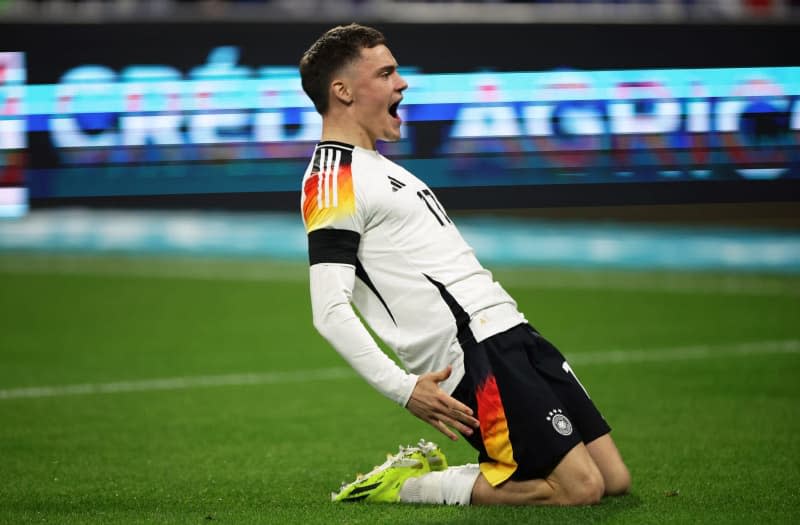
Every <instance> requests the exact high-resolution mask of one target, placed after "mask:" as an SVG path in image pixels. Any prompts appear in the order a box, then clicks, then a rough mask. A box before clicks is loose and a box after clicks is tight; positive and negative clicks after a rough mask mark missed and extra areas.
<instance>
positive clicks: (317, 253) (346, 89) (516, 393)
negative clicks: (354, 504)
mask: <svg viewBox="0 0 800 525" xmlns="http://www.w3.org/2000/svg"><path fill="white" fill-rule="evenodd" d="M300 73H301V77H302V84H303V89H304V90H305V92H306V93H307V94H308V96H309V98H311V100H312V102H313V103H314V106H315V107H316V109H317V111H318V112H319V113H320V114H321V115H322V137H321V141H320V142H319V143H318V144H317V146H316V148H315V150H314V153H313V157H312V159H311V161H310V163H309V165H308V169H307V170H306V172H305V176H304V178H303V183H302V200H301V208H302V215H303V221H304V224H305V226H306V231H307V232H308V250H309V261H310V288H311V304H312V311H313V320H314V326H315V327H316V328H317V330H319V332H320V333H321V334H322V335H323V336H324V337H325V338H326V339H327V340H328V341H329V342H330V344H331V345H332V346H333V347H334V348H335V349H336V350H337V351H338V352H339V353H340V354H341V355H342V356H343V357H344V358H345V359H346V360H347V361H348V363H350V365H351V366H352V367H353V368H354V369H355V370H356V371H357V372H358V373H359V374H360V375H361V376H362V377H363V378H364V379H365V380H366V381H367V382H369V384H371V385H372V386H373V387H374V388H376V389H377V390H379V391H380V392H381V393H383V394H384V395H386V396H387V397H389V398H390V399H393V400H394V401H395V402H397V403H399V404H400V405H402V406H404V407H406V408H407V409H408V410H409V411H410V412H411V413H413V414H414V415H415V416H417V417H419V418H421V419H422V420H424V421H426V422H428V423H429V424H431V425H432V426H433V427H435V428H436V429H437V430H439V431H440V432H442V433H443V434H445V435H446V436H448V437H449V438H451V439H457V437H456V434H455V433H454V432H453V429H455V430H457V431H459V432H460V433H461V434H462V435H464V436H465V437H466V438H467V439H468V441H469V442H470V444H471V445H472V446H473V447H475V449H476V450H477V451H478V461H479V465H463V466H459V467H448V466H447V462H446V460H445V459H444V455H443V454H442V453H441V451H440V450H439V449H438V447H436V445H434V444H432V443H429V442H425V441H421V442H420V443H419V444H418V445H417V446H413V447H405V448H401V449H400V451H399V452H398V454H396V455H394V456H391V457H389V459H387V461H386V462H385V463H384V464H382V465H380V466H379V467H376V469H375V470H373V471H372V472H370V473H369V474H367V475H365V476H362V477H359V479H357V480H356V481H354V482H353V483H349V484H346V485H344V486H343V487H342V489H341V490H340V491H339V492H338V493H336V494H334V495H333V499H334V500H335V501H352V500H366V501H390V502H397V501H402V502H411V503H419V502H422V503H447V504H462V505H464V504H470V503H472V504H512V505H519V504H557V505H583V504H591V503H596V502H598V501H599V500H600V498H601V497H602V496H603V495H614V494H623V493H626V492H627V491H628V490H629V486H630V475H629V473H628V470H627V468H626V466H625V464H624V463H623V461H622V458H621V457H620V454H619V452H618V451H617V448H616V446H615V444H614V442H613V440H612V439H611V436H610V434H609V432H610V428H609V426H608V425H607V423H606V422H605V420H604V419H603V417H602V416H601V415H600V413H599V412H598V410H597V408H595V406H594V404H593V403H592V401H591V400H590V399H589V396H588V395H587V393H586V391H585V390H584V389H583V387H582V386H581V384H580V383H579V382H578V380H577V378H576V377H575V375H574V373H573V372H572V369H571V368H570V367H569V365H568V363H567V362H566V360H565V359H564V357H563V356H562V355H561V353H560V352H559V351H558V350H557V349H556V348H555V347H553V346H552V345H551V344H550V343H549V342H548V341H547V340H545V339H544V338H543V337H542V336H541V335H540V334H539V333H538V332H536V330H534V329H533V328H532V327H531V326H530V325H529V324H528V323H527V321H526V319H525V317H524V316H523V315H522V314H521V313H520V312H519V311H518V310H517V304H516V302H515V301H514V300H513V299H512V298H511V297H510V296H509V295H508V293H506V291H505V290H504V289H503V288H502V287H501V286H500V285H499V284H498V283H496V282H494V280H493V278H492V275H491V273H490V272H488V271H487V270H486V269H484V268H483V267H482V266H481V265H480V263H479V262H478V260H477V259H476V258H475V256H474V253H473V250H472V249H471V248H470V247H469V245H467V243H466V242H465V241H464V239H463V238H462V237H461V235H460V234H459V232H458V230H457V229H456V227H455V225H454V224H453V222H452V220H451V219H450V217H448V215H447V213H446V212H445V210H444V208H443V207H442V205H441V203H439V201H438V200H437V199H436V197H435V195H434V194H433V192H431V190H430V188H428V187H427V186H426V185H425V184H424V183H423V182H422V181H421V180H420V179H418V178H416V177H415V176H414V175H412V174H411V173H410V172H409V171H407V170H405V169H404V168H402V167H400V166H399V165H397V164H395V163H394V162H392V161H390V160H388V159H387V158H385V157H384V156H383V155H381V154H380V153H378V151H377V150H376V147H375V146H376V142H377V141H378V140H384V141H396V140H399V138H400V125H401V122H402V121H401V118H400V115H399V112H398V107H399V105H400V102H401V101H402V99H403V91H404V90H405V89H406V88H407V87H408V84H406V82H405V80H404V79H403V78H402V77H401V76H400V74H399V73H398V71H397V62H396V61H395V59H394V57H393V56H392V53H391V52H390V51H389V48H388V47H387V46H386V41H385V39H384V37H383V35H382V34H381V33H380V32H378V31H377V30H375V29H373V28H369V27H365V26H361V25H358V24H351V25H348V26H339V27H335V28H333V29H330V30H329V31H327V32H326V33H325V34H323V35H322V36H321V37H320V38H319V39H318V40H317V41H316V42H315V43H314V44H313V45H312V46H311V47H310V48H309V49H308V51H306V53H305V54H304V55H303V57H302V60H301V62H300ZM353 304H355V306H356V307H357V308H358V310H359V311H360V312H361V314H362V315H363V317H364V319H365V320H366V321H367V322H368V323H369V325H370V326H371V327H372V329H373V330H374V331H375V333H376V334H377V335H378V336H379V337H380V338H381V339H383V340H384V341H385V342H386V343H387V344H388V345H389V346H390V347H391V348H392V349H393V350H394V352H395V353H396V354H397V356H398V357H399V359H400V360H401V362H402V363H403V365H404V366H405V368H406V369H407V370H408V371H409V372H406V370H403V369H402V368H400V367H398V366H397V365H396V364H395V363H394V362H393V361H392V360H391V359H389V358H388V357H387V356H386V355H385V354H384V353H383V352H382V351H381V350H380V348H379V347H378V345H377V344H376V343H375V341H374V340H373V339H372V337H371V335H370V334H369V332H368V331H367V330H366V328H365V327H364V325H363V324H362V322H361V321H360V319H359V318H358V317H357V316H356V314H355V312H354V310H353V306H352V305H353Z"/></svg>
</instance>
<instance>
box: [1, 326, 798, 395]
mask: <svg viewBox="0 0 800 525" xmlns="http://www.w3.org/2000/svg"><path fill="white" fill-rule="evenodd" d="M765 354H800V340H797V339H789V340H783V341H751V342H743V343H738V344H728V345H695V346H681V347H672V348H654V349H650V350H605V351H598V352H580V353H575V354H573V355H570V356H568V359H569V361H570V363H572V364H579V365H584V366H585V365H595V364H617V363H643V362H667V361H681V360H688V359H707V358H714V357H735V356H750V355H765ZM351 377H355V372H353V371H352V370H351V369H350V368H347V367H331V368H319V369H313V370H294V371H283V372H266V373H258V374H227V375H210V376H195V377H172V378H162V379H144V380H137V381H119V382H113V383H83V384H74V385H62V386H41V387H25V388H10V389H5V390H0V400H3V399H24V398H43V397H64V396H73V395H86V394H113V393H119V392H147V391H155V390H185V389H191V388H205V387H215V386H243V385H274V384H285V383H304V382H313V381H327V380H335V379H347V378H351Z"/></svg>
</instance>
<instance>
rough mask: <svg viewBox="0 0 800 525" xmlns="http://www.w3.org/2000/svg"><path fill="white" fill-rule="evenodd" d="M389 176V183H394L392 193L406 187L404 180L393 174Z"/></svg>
mask: <svg viewBox="0 0 800 525" xmlns="http://www.w3.org/2000/svg"><path fill="white" fill-rule="evenodd" d="M387 177H389V184H391V185H392V193H394V192H396V191H397V190H402V189H403V188H405V187H406V185H405V183H404V182H400V181H399V180H397V179H395V178H394V177H392V176H391V175H387Z"/></svg>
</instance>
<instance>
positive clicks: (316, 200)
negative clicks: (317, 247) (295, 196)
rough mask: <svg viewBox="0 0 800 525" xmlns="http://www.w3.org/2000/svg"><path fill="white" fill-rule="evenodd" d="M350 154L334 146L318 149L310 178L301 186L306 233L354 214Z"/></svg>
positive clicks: (334, 223) (354, 200)
mask: <svg viewBox="0 0 800 525" xmlns="http://www.w3.org/2000/svg"><path fill="white" fill-rule="evenodd" d="M351 159H352V155H351V152H350V151H347V150H343V149H341V148H336V147H327V148H326V147H322V148H319V149H318V150H317V153H316V155H315V157H314V165H313V168H312V171H311V175H309V177H308V178H307V179H306V181H305V184H304V185H303V196H304V200H303V219H304V220H305V223H306V231H308V232H311V231H314V230H317V229H320V228H325V227H331V226H336V225H337V224H338V223H340V222H341V221H342V220H343V219H346V218H347V217H349V216H351V215H352V214H353V213H355V209H356V197H355V193H354V191H353V173H352V171H351V169H350V164H351Z"/></svg>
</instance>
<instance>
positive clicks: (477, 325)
mask: <svg viewBox="0 0 800 525" xmlns="http://www.w3.org/2000/svg"><path fill="white" fill-rule="evenodd" d="M526 322H527V320H526V319H525V316H524V315H522V314H521V313H520V312H519V310H517V307H516V305H514V304H511V303H501V304H497V305H494V306H490V307H489V308H485V309H483V310H480V311H478V312H476V313H475V315H473V316H472V319H471V320H470V322H469V329H470V331H471V332H472V335H473V336H474V337H475V342H476V343H480V342H481V341H483V340H485V339H488V338H489V337H492V336H493V335H495V334H499V333H501V332H505V331H506V330H510V329H511V328H514V327H515V326H517V325H518V324H522V323H526Z"/></svg>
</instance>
